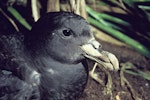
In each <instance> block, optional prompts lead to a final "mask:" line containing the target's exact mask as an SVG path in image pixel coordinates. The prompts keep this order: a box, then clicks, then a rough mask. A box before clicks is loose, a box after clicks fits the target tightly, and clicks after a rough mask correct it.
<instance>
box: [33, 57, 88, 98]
mask: <svg viewBox="0 0 150 100" xmlns="http://www.w3.org/2000/svg"><path fill="white" fill-rule="evenodd" d="M35 62H36V66H38V67H37V68H39V69H38V71H39V73H40V74H41V77H40V89H41V91H42V92H41V95H45V94H47V96H46V97H52V98H56V99H59V97H61V95H66V94H64V93H67V92H68V91H71V92H69V93H71V94H68V95H72V93H73V92H75V91H80V92H81V91H83V89H84V88H85V86H86V82H87V77H88V74H87V69H86V68H85V67H84V66H83V64H82V63H78V64H65V63H60V62H57V61H55V60H53V59H51V58H42V57H40V58H39V59H36V60H35ZM40 68H41V69H40ZM46 91H47V93H45V92H46ZM80 92H79V93H80ZM52 94H53V95H52ZM59 95H60V96H59ZM78 95H79V94H78ZM66 96H67V95H66ZM46 99H47V100H49V99H48V98H45V100H46Z"/></svg>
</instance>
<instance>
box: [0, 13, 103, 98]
mask: <svg viewBox="0 0 150 100" xmlns="http://www.w3.org/2000/svg"><path fill="white" fill-rule="evenodd" d="M85 44H89V45H91V47H92V48H93V49H94V50H99V46H100V44H98V42H96V40H95V39H94V37H93V34H92V32H91V30H90V26H89V24H88V23H87V22H86V21H85V20H84V19H83V18H82V17H80V16H78V15H76V14H73V13H69V12H53V13H48V14H46V15H45V16H44V17H42V18H40V19H39V20H38V21H37V22H36V23H35V25H34V26H33V28H32V30H31V31H30V32H29V33H28V34H25V35H23V34H20V33H16V34H4V33H0V47H1V48H2V49H1V51H0V53H1V54H0V69H1V70H0V99H1V100H76V99H77V98H79V96H80V95H81V94H82V92H83V90H84V88H85V86H86V83H87V78H88V68H87V65H86V61H85V57H84V55H85V54H87V52H84V51H83V50H82V49H81V46H82V45H85ZM87 47H88V46H87ZM90 56H92V54H91V55H90ZM102 58H103V57H102ZM104 60H106V59H104Z"/></svg>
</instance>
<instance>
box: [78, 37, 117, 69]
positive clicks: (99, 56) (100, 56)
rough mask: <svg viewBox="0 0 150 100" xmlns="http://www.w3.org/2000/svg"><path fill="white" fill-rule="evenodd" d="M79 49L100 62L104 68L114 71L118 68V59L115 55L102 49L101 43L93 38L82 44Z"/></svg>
mask: <svg viewBox="0 0 150 100" xmlns="http://www.w3.org/2000/svg"><path fill="white" fill-rule="evenodd" d="M81 49H82V50H83V52H84V54H83V55H84V56H85V57H87V58H89V59H91V60H94V61H96V62H98V63H100V64H101V65H103V66H104V67H105V68H107V69H110V70H115V71H116V70H118V69H119V61H118V59H117V58H116V56H115V55H114V54H112V53H110V52H107V51H103V50H102V48H101V44H100V43H99V42H98V41H96V40H95V39H94V38H93V39H91V40H90V41H89V42H88V43H87V44H84V45H82V46H81Z"/></svg>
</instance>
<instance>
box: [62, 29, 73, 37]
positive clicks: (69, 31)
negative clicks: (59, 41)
mask: <svg viewBox="0 0 150 100" xmlns="http://www.w3.org/2000/svg"><path fill="white" fill-rule="evenodd" d="M63 35H64V36H71V35H72V32H71V30H63Z"/></svg>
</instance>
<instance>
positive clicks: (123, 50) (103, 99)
mask: <svg viewBox="0 0 150 100" xmlns="http://www.w3.org/2000/svg"><path fill="white" fill-rule="evenodd" d="M100 43H101V44H102V45H103V49H104V50H106V51H109V52H112V53H113V54H115V55H116V56H117V58H118V59H119V62H120V65H121V63H127V62H130V63H132V64H133V65H134V66H136V67H137V68H138V69H139V70H141V71H144V72H145V73H147V74H149V75H150V67H149V65H150V59H147V58H145V57H144V56H142V55H140V54H139V53H137V52H136V51H134V50H132V49H131V48H127V47H121V46H116V45H113V44H109V43H106V42H102V41H100ZM120 67H121V66H120ZM97 73H99V75H100V77H101V79H103V81H105V82H106V78H105V77H104V74H103V72H102V71H101V70H98V69H97ZM110 74H111V77H112V81H113V84H112V100H150V95H149V94H150V81H148V80H146V79H144V78H143V77H140V76H135V75H131V74H127V73H124V74H125V78H126V79H127V81H128V82H129V84H130V85H131V88H130V87H129V86H128V85H127V84H125V85H124V86H121V77H120V70H119V71H118V72H110ZM104 89H105V86H102V85H101V84H99V83H98V82H96V81H94V80H93V79H91V78H89V80H88V84H87V87H86V89H85V91H84V93H83V95H82V96H81V98H80V99H79V100H111V96H110V94H106V93H104ZM132 91H133V92H132Z"/></svg>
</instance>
